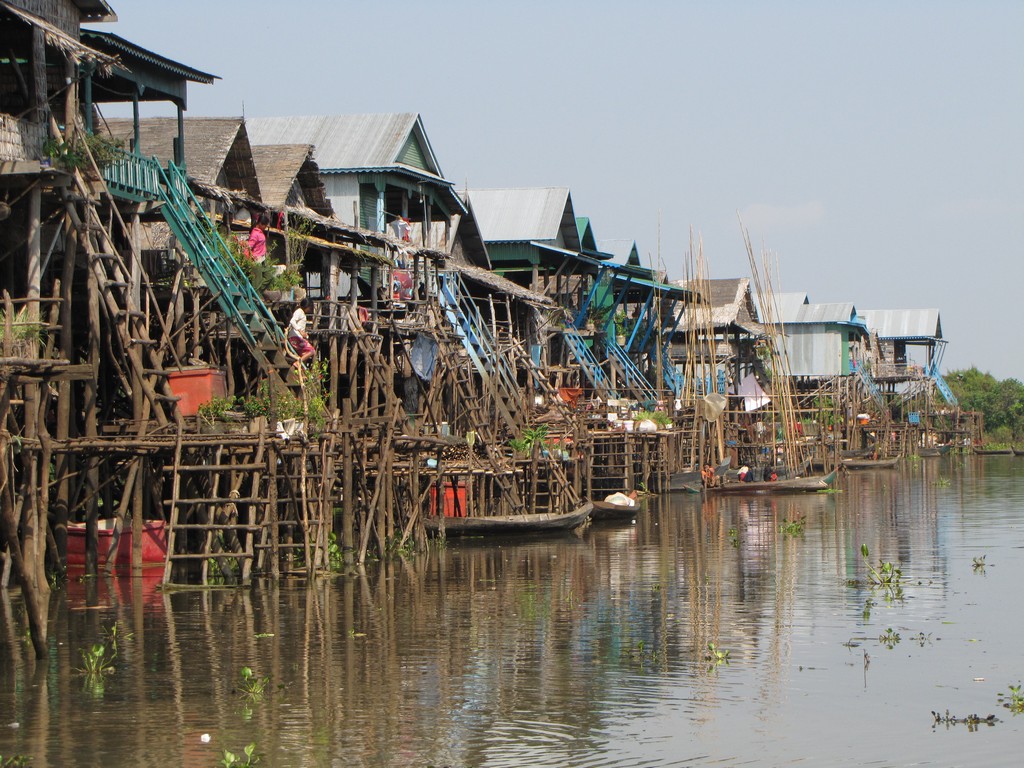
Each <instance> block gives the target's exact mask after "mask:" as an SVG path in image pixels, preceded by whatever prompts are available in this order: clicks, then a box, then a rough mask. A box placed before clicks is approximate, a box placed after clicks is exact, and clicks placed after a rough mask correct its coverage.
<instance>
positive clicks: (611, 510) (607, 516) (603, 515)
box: [590, 501, 640, 523]
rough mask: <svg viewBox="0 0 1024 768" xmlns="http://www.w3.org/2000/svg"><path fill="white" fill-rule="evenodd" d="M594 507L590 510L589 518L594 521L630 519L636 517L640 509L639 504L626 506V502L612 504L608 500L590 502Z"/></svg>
mask: <svg viewBox="0 0 1024 768" xmlns="http://www.w3.org/2000/svg"><path fill="white" fill-rule="evenodd" d="M592 503H593V505H594V508H593V509H592V510H591V512H590V519H591V520H593V521H594V522H595V523H599V522H606V521H609V520H631V519H632V518H634V517H636V513H637V512H638V511H639V510H640V505H639V504H634V505H633V506H628V505H626V504H612V503H611V502H610V501H595V502H592Z"/></svg>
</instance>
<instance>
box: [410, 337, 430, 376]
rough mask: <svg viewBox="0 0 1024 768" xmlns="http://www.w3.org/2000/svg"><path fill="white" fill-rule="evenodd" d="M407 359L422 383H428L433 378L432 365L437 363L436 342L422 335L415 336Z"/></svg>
mask: <svg viewBox="0 0 1024 768" xmlns="http://www.w3.org/2000/svg"><path fill="white" fill-rule="evenodd" d="M409 359H410V360H411V361H412V369H413V370H414V371H415V372H416V375H417V376H419V377H420V378H421V379H423V380H424V381H430V380H431V379H432V378H433V376H434V364H435V363H437V342H436V341H434V340H433V339H432V338H430V337H429V336H424V335H423V334H422V333H421V334H419V335H417V336H416V341H414V342H413V343H412V351H411V352H410V353H409Z"/></svg>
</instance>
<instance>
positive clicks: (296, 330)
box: [288, 296, 316, 368]
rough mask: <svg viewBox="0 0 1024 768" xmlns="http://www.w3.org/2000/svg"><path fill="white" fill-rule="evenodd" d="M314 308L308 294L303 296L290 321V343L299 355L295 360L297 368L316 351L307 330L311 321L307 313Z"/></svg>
mask: <svg viewBox="0 0 1024 768" xmlns="http://www.w3.org/2000/svg"><path fill="white" fill-rule="evenodd" d="M312 309H313V302H312V301H311V300H310V298H309V297H308V296H303V298H302V301H300V302H299V306H298V307H296V308H295V312H294V313H293V314H292V319H291V320H289V321H288V343H289V344H291V345H292V348H293V349H294V350H295V354H297V355H298V356H299V359H298V360H296V361H295V367H296V368H301V367H302V364H303V363H305V362H306V361H307V360H309V359H310V358H311V357H313V353H314V352H315V351H316V350H315V349H314V348H313V345H312V344H310V343H309V332H308V331H307V330H306V326H307V324H308V323H309V318H308V316H307V315H306V313H307V312H311V311H312Z"/></svg>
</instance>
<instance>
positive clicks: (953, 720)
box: [932, 709, 999, 731]
mask: <svg viewBox="0 0 1024 768" xmlns="http://www.w3.org/2000/svg"><path fill="white" fill-rule="evenodd" d="M932 717H934V718H935V722H934V723H933V724H932V726H933V727H934V726H936V725H940V724H941V725H944V726H946V727H947V728H949V726H951V725H966V726H967V730H968V731H976V730H978V726H979V725H995V724H996V723H998V722H999V718H997V717H996V716H995V715H988V716H987V717H981V716H980V715H967V716H966V717H957V716H956V715H951V714H949V710H948V709H947V710H946V714H944V715H943V714H940V713H939V712H935V711H934V710H933V711H932Z"/></svg>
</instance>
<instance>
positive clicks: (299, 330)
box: [288, 307, 306, 338]
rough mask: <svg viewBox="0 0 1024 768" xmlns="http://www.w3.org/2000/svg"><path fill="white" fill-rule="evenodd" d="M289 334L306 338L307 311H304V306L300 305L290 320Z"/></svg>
mask: <svg viewBox="0 0 1024 768" xmlns="http://www.w3.org/2000/svg"><path fill="white" fill-rule="evenodd" d="M288 335H289V336H300V337H302V338H306V313H305V312H303V311H302V307H298V308H297V309H296V310H295V312H294V314H292V319H291V320H289V321H288Z"/></svg>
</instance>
